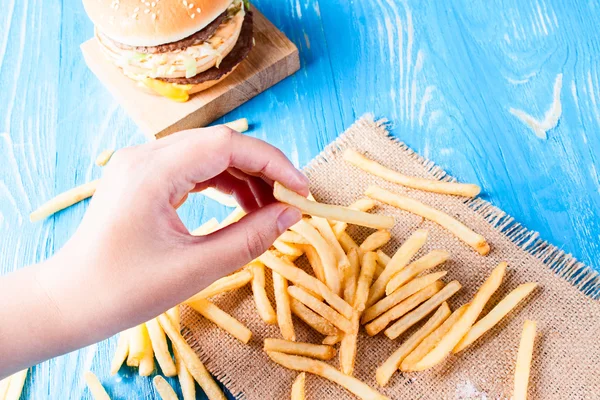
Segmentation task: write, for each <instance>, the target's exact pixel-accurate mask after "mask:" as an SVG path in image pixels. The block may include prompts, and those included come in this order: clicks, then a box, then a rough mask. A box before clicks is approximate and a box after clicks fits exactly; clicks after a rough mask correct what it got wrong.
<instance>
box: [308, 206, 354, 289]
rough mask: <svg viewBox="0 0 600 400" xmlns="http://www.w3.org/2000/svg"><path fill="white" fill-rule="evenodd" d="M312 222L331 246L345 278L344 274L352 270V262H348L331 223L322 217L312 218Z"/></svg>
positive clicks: (338, 266) (339, 269)
mask: <svg viewBox="0 0 600 400" xmlns="http://www.w3.org/2000/svg"><path fill="white" fill-rule="evenodd" d="M310 222H311V223H312V225H313V226H314V227H315V228H317V230H318V231H319V233H320V234H321V236H323V239H325V241H326V242H327V244H328V245H329V248H330V249H331V251H332V252H333V254H334V256H335V259H336V260H337V268H338V271H339V272H341V274H342V276H343V275H344V272H345V271H346V270H347V269H348V268H350V261H349V260H348V256H346V253H345V252H344V249H342V246H341V245H340V242H338V239H337V237H336V236H335V233H333V230H331V226H330V225H329V222H328V221H327V220H326V219H325V218H321V217H312V218H311V219H310ZM340 283H341V278H340Z"/></svg>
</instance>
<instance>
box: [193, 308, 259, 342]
mask: <svg viewBox="0 0 600 400" xmlns="http://www.w3.org/2000/svg"><path fill="white" fill-rule="evenodd" d="M187 305H188V306H190V307H192V308H193V309H194V311H196V312H198V313H199V314H200V315H202V316H203V317H204V318H206V319H208V320H209V321H211V322H213V323H214V324H216V325H217V326H218V327H219V328H221V329H223V330H224V331H225V332H227V333H229V334H230V335H231V336H233V337H234V338H236V339H237V340H239V341H240V342H242V343H248V342H249V341H250V338H251V337H252V332H251V331H250V329H248V328H246V326H244V324H242V323H241V322H240V321H238V320H237V319H235V318H233V317H232V316H231V315H229V314H227V313H226V312H225V311H223V310H221V309H220V308H219V307H217V306H216V305H215V304H214V303H211V302H210V301H208V300H205V299H198V300H195V301H192V302H189V303H187Z"/></svg>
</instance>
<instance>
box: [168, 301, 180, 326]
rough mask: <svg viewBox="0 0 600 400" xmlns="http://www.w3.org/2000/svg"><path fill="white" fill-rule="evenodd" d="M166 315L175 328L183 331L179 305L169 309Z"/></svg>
mask: <svg viewBox="0 0 600 400" xmlns="http://www.w3.org/2000/svg"><path fill="white" fill-rule="evenodd" d="M165 314H167V317H169V319H170V320H171V322H172V323H173V326H175V328H177V330H179V331H181V311H180V310H179V305H176V306H175V307H171V308H169V309H168V310H167V312H165Z"/></svg>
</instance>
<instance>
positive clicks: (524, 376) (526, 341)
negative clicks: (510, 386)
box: [513, 320, 536, 400]
mask: <svg viewBox="0 0 600 400" xmlns="http://www.w3.org/2000/svg"><path fill="white" fill-rule="evenodd" d="M535 331H536V322H535V321H529V320H527V321H525V324H523V332H522V333H521V341H520V343H519V351H518V352H517V363H516V365H515V383H514V391H513V399H514V400H527V389H528V386H529V373H530V370H531V359H532V358H533V345H534V343H535Z"/></svg>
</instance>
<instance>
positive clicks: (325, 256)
mask: <svg viewBox="0 0 600 400" xmlns="http://www.w3.org/2000/svg"><path fill="white" fill-rule="evenodd" d="M290 230H292V231H294V232H296V233H299V234H300V235H302V236H304V237H305V238H306V240H308V241H309V243H310V244H311V246H313V247H314V248H315V250H316V251H317V253H318V254H319V258H320V260H321V263H322V265H323V272H324V274H325V284H326V285H327V286H328V287H329V288H330V289H331V291H332V292H333V293H335V294H336V295H338V296H339V295H340V293H341V290H342V286H341V279H340V273H339V270H338V268H337V263H336V259H335V254H334V253H333V252H332V251H331V248H330V247H329V244H328V243H327V241H326V240H325V239H324V238H323V236H321V234H320V233H319V232H318V231H317V230H316V229H315V228H314V227H313V226H312V225H311V224H309V223H308V222H306V221H305V220H301V221H299V222H297V223H296V224H295V225H294V226H292V227H291V228H290Z"/></svg>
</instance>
